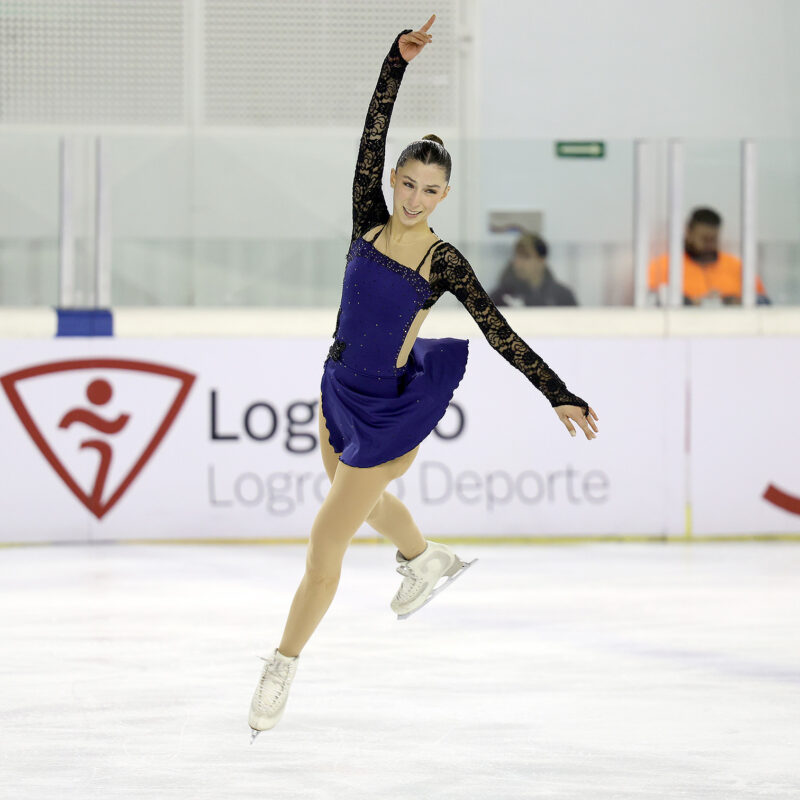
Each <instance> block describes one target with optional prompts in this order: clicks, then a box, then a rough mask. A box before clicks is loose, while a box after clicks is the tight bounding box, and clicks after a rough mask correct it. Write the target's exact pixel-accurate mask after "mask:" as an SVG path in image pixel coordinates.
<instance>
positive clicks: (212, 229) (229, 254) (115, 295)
mask: <svg viewBox="0 0 800 800" xmlns="http://www.w3.org/2000/svg"><path fill="white" fill-rule="evenodd" d="M412 138H413V134H408V135H405V136H404V135H402V134H401V135H394V136H391V137H390V141H389V145H388V148H387V169H386V175H385V178H384V189H385V190H386V191H387V192H388V191H390V190H389V189H388V186H389V181H388V174H389V167H390V165H392V164H394V163H395V161H396V158H397V156H398V155H399V152H400V150H401V149H402V147H403V146H405V144H406V143H407V142H408V141H410V140H411V139H412ZM109 145H110V148H109V149H110V155H111V158H110V164H111V175H112V199H113V209H114V210H113V235H114V241H113V248H112V254H113V255H112V259H113V279H112V301H113V304H114V305H117V306H120V305H212V306H214V305H222V306H226V305H255V306H335V305H336V304H338V301H339V296H340V293H341V282H342V270H343V267H344V258H345V255H346V251H347V246H348V243H349V232H350V224H351V223H350V219H351V211H350V192H351V184H352V172H353V168H354V164H355V157H356V151H357V140H355V139H354V137H353V134H352V133H344V134H341V133H334V134H330V135H326V136H325V137H324V138H320V137H319V136H316V135H315V136H309V135H305V136H291V137H289V136H287V135H285V134H284V135H278V134H275V135H263V134H260V135H241V136H214V137H197V138H190V137H186V136H174V137H163V136H159V137H148V138H145V137H122V136H115V137H114V138H113V139H112V140H111V141H110V143H109ZM446 145H447V147H448V150H449V151H450V153H451V155H452V157H453V165H454V166H453V174H452V175H451V192H450V195H449V196H448V198H447V199H446V201H444V202H442V204H441V205H440V206H439V207H438V208H437V209H436V212H435V215H434V216H433V217H432V218H431V225H432V226H433V228H434V230H435V231H436V232H437V233H439V234H440V235H441V236H442V237H443V238H445V239H447V240H449V241H452V242H453V243H454V244H455V245H456V246H457V247H458V248H459V249H460V250H462V252H464V254H465V255H466V256H467V257H468V258H469V259H470V261H471V262H472V263H473V266H474V267H475V270H476V272H477V273H478V276H479V278H480V280H481V282H482V283H483V285H484V286H485V287H486V289H487V290H489V291H492V290H494V289H497V288H498V281H499V279H500V276H501V273H502V272H503V271H504V270H506V269H509V270H510V269H511V267H510V262H511V261H512V256H513V253H514V249H515V247H514V246H515V242H516V240H517V238H518V234H517V233H514V232H509V231H507V232H492V231H491V230H490V229H489V224H490V214H491V213H492V212H495V211H509V210H517V211H519V210H522V211H532V212H535V215H539V218H540V219H541V221H542V223H543V224H542V228H541V230H540V231H539V232H540V233H542V235H543V236H544V237H545V238H546V240H547V244H548V246H549V254H548V258H547V260H548V263H549V265H550V266H551V268H552V272H553V274H554V276H555V278H556V279H557V280H558V282H559V283H562V284H564V285H565V286H566V287H568V288H569V289H571V290H572V292H574V293H575V295H576V297H577V300H578V303H579V304H581V305H590V306H591V305H630V304H631V303H632V298H633V259H632V230H631V226H632V186H633V173H632V170H633V165H632V160H633V147H632V143H630V142H608V143H606V152H605V157H604V158H602V159H561V158H557V157H556V154H555V147H554V143H553V142H552V141H535V142H532V141H511V142H507V141H504V142H497V141H492V142H487V141H482V142H474V141H473V142H459V141H455V140H451V141H448V142H446ZM477 174H480V185H478V184H477V183H476V181H475V176H476V175H477ZM388 199H389V201H391V197H390V196H389V197H388ZM465 231H466V232H467V235H464V232H465ZM536 282H537V281H536V280H534V283H536ZM534 294H535V292H534ZM562 300H563V298H562ZM441 302H442V303H443V304H444V305H449V304H451V302H456V301H455V300H454V299H452V298H449V297H447V296H446V297H444V298H443V299H442V301H441ZM512 302H513V300H512ZM516 302H520V303H521V302H522V300H521V299H520V298H519V297H518V298H517V301H516Z"/></svg>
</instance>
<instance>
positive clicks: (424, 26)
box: [420, 14, 436, 31]
mask: <svg viewBox="0 0 800 800" xmlns="http://www.w3.org/2000/svg"><path fill="white" fill-rule="evenodd" d="M435 19H436V14H431V18H430V19H429V20H428V21H427V22H426V23H425V24H424V25H423V26H422V27H421V28H420V30H421V31H427V30H428V28H430V26H431V25H433V21H434V20H435Z"/></svg>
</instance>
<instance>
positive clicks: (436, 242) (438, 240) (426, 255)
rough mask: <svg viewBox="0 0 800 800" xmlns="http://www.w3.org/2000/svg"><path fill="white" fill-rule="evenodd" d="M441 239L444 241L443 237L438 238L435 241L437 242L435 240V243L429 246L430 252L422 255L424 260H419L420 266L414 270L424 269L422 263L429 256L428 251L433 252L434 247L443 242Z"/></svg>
mask: <svg viewBox="0 0 800 800" xmlns="http://www.w3.org/2000/svg"><path fill="white" fill-rule="evenodd" d="M441 241H442V240H441V239H437V240H436V241H435V242H434V243H433V244H432V245H431V246H430V247H429V248H428V252H427V253H425V255H424V256H422V261H420V262H419V266H418V267H417V268H416V269H415V270H414V272H419V271H420V270H421V269H422V265H423V264H424V263H425V259H426V258H427V257H428V253H430V252H431V250H433V248H434V247H436V245H437V244H439V242H441Z"/></svg>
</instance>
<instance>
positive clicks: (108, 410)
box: [0, 358, 195, 519]
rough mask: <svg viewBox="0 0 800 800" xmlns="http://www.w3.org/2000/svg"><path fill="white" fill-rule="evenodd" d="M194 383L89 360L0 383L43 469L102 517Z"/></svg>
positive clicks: (180, 374) (132, 364) (137, 366)
mask: <svg viewBox="0 0 800 800" xmlns="http://www.w3.org/2000/svg"><path fill="white" fill-rule="evenodd" d="M194 380H195V376H194V375H192V374H190V373H188V372H184V371H183V370H178V369H174V368H173V367H166V366H163V365H161V364H152V363H147V362H143V361H131V360H128V359H110V358H96V359H81V360H74V361H57V362H52V363H50V364H41V365H39V366H36V367H28V368H26V369H22V370H18V371H16V372H12V373H9V374H8V375H4V376H2V377H0V385H2V387H3V389H4V390H5V393H6V395H8V399H9V400H10V401H11V405H12V406H13V408H14V410H15V411H16V413H17V416H18V417H19V419H20V421H21V422H22V424H23V426H24V427H25V429H26V430H27V432H28V434H29V435H30V437H31V439H33V441H34V443H35V444H36V446H37V447H38V448H39V450H40V451H41V453H42V455H44V457H45V458H46V459H47V461H48V463H49V464H50V466H51V467H52V468H53V469H54V470H55V471H56V473H57V474H58V475H59V476H60V477H61V479H62V480H63V481H64V483H66V485H67V486H68V487H69V489H70V490H71V491H72V493H73V494H74V495H75V496H76V497H77V498H78V499H79V500H80V501H81V503H83V505H85V506H86V508H88V509H89V511H91V513H92V514H94V516H95V517H97V519H102V518H103V516H105V514H107V513H108V512H109V511H110V510H111V508H112V507H113V506H114V505H115V504H116V503H117V501H118V500H119V499H120V498H121V497H122V495H123V494H124V493H125V492H126V490H127V489H128V487H129V486H130V485H131V483H133V481H134V479H135V478H136V476H137V475H138V474H139V473H140V472H141V471H142V469H143V468H144V466H145V464H146V463H147V462H148V461H149V459H150V457H151V456H152V455H153V453H154V452H155V450H156V448H157V447H158V446H159V444H160V443H161V441H162V439H163V438H164V436H165V435H166V433H167V431H168V430H169V428H170V427H171V425H172V423H173V422H174V421H175V418H176V417H177V415H178V413H179V412H180V410H181V407H182V406H183V404H184V401H185V400H186V397H187V395H188V394H189V391H190V389H191V387H192V384H193V383H194ZM70 397H72V398H74V399H75V401H76V402H69V401H68V398H70ZM126 398H127V399H126ZM87 401H88V403H87ZM65 404H66V405H67V409H66V410H64V405H65ZM131 404H133V405H134V406H135V408H132V407H131ZM88 453H94V454H96V457H93V458H87V457H86V454H88Z"/></svg>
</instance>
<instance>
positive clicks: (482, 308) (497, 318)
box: [431, 242, 589, 415]
mask: <svg viewBox="0 0 800 800" xmlns="http://www.w3.org/2000/svg"><path fill="white" fill-rule="evenodd" d="M431 289H432V290H433V292H434V296H435V297H436V296H438V295H440V294H441V293H442V292H444V291H449V292H451V293H452V294H454V295H455V296H456V297H457V298H458V300H459V302H460V303H461V304H462V305H463V306H464V308H466V309H467V311H469V313H470V315H471V316H472V318H473V319H474V320H475V322H477V323H478V327H479V328H480V329H481V331H483V335H484V336H485V337H486V340H487V341H488V342H489V344H490V345H491V346H492V347H493V348H494V349H495V350H496V351H497V352H498V353H500V355H501V356H503V358H504V359H505V360H506V361H508V362H509V364H512V365H513V366H515V367H516V368H517V369H518V370H519V371H520V372H522V373H523V374H524V375H525V377H526V378H527V379H528V380H529V381H530V382H531V383H532V384H533V385H534V386H535V387H536V388H537V389H538V390H539V391H540V392H541V393H542V394H543V395H544V396H545V397H546V398H547V400H548V401H549V402H550V405H551V406H554V407H555V406H561V405H575V406H580V407H582V408H583V413H584V414H587V415H588V413H589V406H588V404H587V403H586V401H585V400H583V399H582V398H580V397H578V396H577V395H575V394H573V393H572V392H570V391H569V389H567V387H566V384H565V383H564V381H562V380H561V378H559V377H558V375H556V373H555V372H553V370H552V369H550V367H549V366H548V365H547V364H546V363H545V361H544V359H542V358H541V357H540V356H538V355H537V354H536V353H534V351H533V350H531V348H530V347H528V345H527V344H525V342H524V341H523V340H522V339H521V338H520V337H519V336H518V335H517V334H516V333H514V331H513V330H512V329H511V326H510V325H509V324H508V322H507V321H506V318H505V317H504V316H503V315H502V314H501V313H500V312H499V311H498V310H497V306H495V304H494V303H493V302H492V300H491V298H490V297H489V295H488V294H487V293H486V290H485V289H484V288H483V286H481V284H480V281H478V277H477V276H476V275H475V272H474V271H473V269H472V267H471V266H470V263H469V261H467V259H466V258H464V256H463V255H462V254H461V253H460V252H459V251H458V250H457V249H456V248H455V247H453V245H451V244H450V243H449V242H446V243H444V244H442V245H440V246H438V247H437V248H436V250H434V255H433V261H432V262H431Z"/></svg>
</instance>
